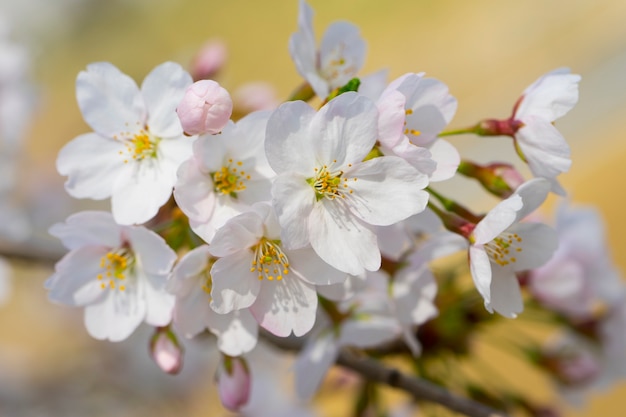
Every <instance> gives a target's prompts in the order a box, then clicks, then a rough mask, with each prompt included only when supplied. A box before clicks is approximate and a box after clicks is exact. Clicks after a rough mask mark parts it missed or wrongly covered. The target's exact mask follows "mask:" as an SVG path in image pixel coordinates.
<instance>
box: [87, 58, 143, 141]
mask: <svg viewBox="0 0 626 417" xmlns="http://www.w3.org/2000/svg"><path fill="white" fill-rule="evenodd" d="M76 99H77V101H78V106H79V107H80V111H81V112H82V114H83V118H84V119H85V121H86V122H87V124H88V125H89V126H91V128H92V129H93V130H94V131H96V132H97V133H99V134H101V135H103V136H105V137H109V138H112V137H113V136H115V135H119V134H120V133H122V132H130V133H131V134H132V133H135V132H137V131H139V130H140V129H141V128H143V123H144V122H145V118H146V110H145V108H144V102H143V99H142V97H141V94H140V93H139V88H138V87H137V84H136V83H135V81H133V79H132V78H130V77H129V76H128V75H126V74H123V73H122V72H120V70H118V69H117V68H116V67H115V66H113V65H112V64H110V63H108V62H96V63H93V64H90V65H88V66H87V71H82V72H81V73H80V74H78V77H77V78H76Z"/></svg>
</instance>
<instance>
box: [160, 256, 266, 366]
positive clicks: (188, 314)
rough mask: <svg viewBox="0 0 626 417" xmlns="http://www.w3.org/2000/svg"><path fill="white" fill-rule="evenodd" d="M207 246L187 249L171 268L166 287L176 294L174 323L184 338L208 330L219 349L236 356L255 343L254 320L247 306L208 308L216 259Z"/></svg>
mask: <svg viewBox="0 0 626 417" xmlns="http://www.w3.org/2000/svg"><path fill="white" fill-rule="evenodd" d="M208 249H209V247H208V246H206V245H203V246H199V247H197V248H195V249H193V250H191V251H189V252H187V253H186V254H185V256H183V257H182V258H181V260H180V261H179V262H178V264H176V266H175V267H174V270H173V271H172V276H171V278H170V280H169V282H168V285H167V289H168V291H170V292H171V293H172V294H174V295H175V296H176V304H175V306H174V317H173V320H174V325H175V326H176V329H177V330H179V331H180V332H182V333H183V334H184V335H185V336H186V337H193V336H195V335H197V334H198V333H200V332H202V331H203V330H204V329H209V330H210V331H211V333H213V334H215V335H216V336H217V338H218V339H217V347H218V348H219V349H220V351H222V352H223V353H224V354H226V355H229V356H239V355H241V354H243V353H247V352H249V351H251V350H252V349H253V348H254V347H255V346H256V343H257V336H258V327H257V323H256V321H255V320H254V317H252V314H250V312H249V311H248V310H247V309H241V310H235V311H232V312H231V313H228V314H218V313H216V312H215V311H214V310H213V309H212V308H211V306H210V303H211V295H210V294H211V288H212V286H213V282H212V279H211V274H210V270H211V267H212V266H213V263H214V262H215V258H213V257H212V256H211V254H210V253H209V251H208Z"/></svg>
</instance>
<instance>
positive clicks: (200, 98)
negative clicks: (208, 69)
mask: <svg viewBox="0 0 626 417" xmlns="http://www.w3.org/2000/svg"><path fill="white" fill-rule="evenodd" d="M232 112H233V101H232V100H231V98H230V94H228V91H226V89H224V88H223V87H222V86H220V85H219V84H218V83H217V82H215V81H212V80H201V81H196V82H195V83H193V84H192V85H190V86H189V87H187V90H186V91H185V95H184V96H183V99H182V101H181V102H180V104H179V105H178V108H177V109H176V113H178V118H179V119H180V124H181V125H182V127H183V130H184V131H185V134H187V135H190V136H191V135H201V134H203V133H209V134H215V133H219V132H220V131H221V130H222V128H223V127H224V126H226V123H228V120H229V119H230V115H231V114H232Z"/></svg>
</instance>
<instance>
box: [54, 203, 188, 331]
mask: <svg viewBox="0 0 626 417" xmlns="http://www.w3.org/2000/svg"><path fill="white" fill-rule="evenodd" d="M50 234H52V235H53V236H55V237H57V238H59V239H61V240H62V241H63V244H64V245H65V247H66V248H67V249H69V250H70V252H69V253H68V254H67V255H65V256H64V257H63V259H61V260H60V261H59V262H57V264H56V266H55V272H54V274H53V275H52V276H51V277H50V278H49V279H48V280H47V281H46V288H47V289H48V290H49V291H50V292H49V295H48V296H49V298H50V300H52V301H54V302H58V303H61V304H67V305H70V306H75V307H85V326H86V327H87V331H88V332H89V334H90V335H91V336H93V337H94V338H96V339H108V340H110V341H112V342H117V341H121V340H124V339H126V338H127V337H128V336H129V335H130V334H131V333H132V332H133V331H134V330H135V329H136V328H137V326H139V324H140V323H141V322H142V321H145V322H146V323H148V324H150V325H152V326H165V325H167V324H168V323H169V322H170V320H171V318H172V307H173V306H174V297H173V296H172V295H170V294H168V293H167V292H166V291H165V283H166V280H167V276H168V275H169V273H170V271H171V269H172V266H173V265H174V261H175V260H176V254H175V253H174V251H173V250H172V249H170V247H169V246H167V244H166V243H165V241H164V240H163V239H162V238H161V237H160V236H158V235H157V234H156V233H154V232H152V231H150V230H148V229H146V228H144V227H141V226H120V225H118V224H116V223H115V221H114V220H113V217H112V216H111V214H110V213H106V212H98V211H85V212H81V213H77V214H74V215H72V216H70V217H68V219H67V220H66V222H65V223H58V224H55V225H54V226H52V228H51V229H50Z"/></svg>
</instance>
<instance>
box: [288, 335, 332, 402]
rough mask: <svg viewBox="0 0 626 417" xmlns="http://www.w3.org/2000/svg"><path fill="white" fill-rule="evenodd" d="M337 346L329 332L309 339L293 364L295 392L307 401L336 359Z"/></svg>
mask: <svg viewBox="0 0 626 417" xmlns="http://www.w3.org/2000/svg"><path fill="white" fill-rule="evenodd" d="M338 351H339V346H338V345H337V342H336V341H335V337H334V333H333V332H332V331H331V330H328V331H326V332H324V333H323V334H322V335H320V336H319V337H315V338H310V339H309V341H308V343H307V344H306V346H305V347H304V349H303V350H302V351H301V352H300V354H299V355H298V357H297V359H296V362H295V364H294V370H295V379H296V380H295V384H296V392H297V394H298V396H299V397H300V398H303V399H308V398H310V397H312V396H313V394H315V391H317V388H318V387H319V386H320V384H321V383H322V380H323V379H324V376H325V375H326V372H327V371H328V369H329V368H330V367H331V365H332V364H333V363H335V360H336V358H337V354H338Z"/></svg>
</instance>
